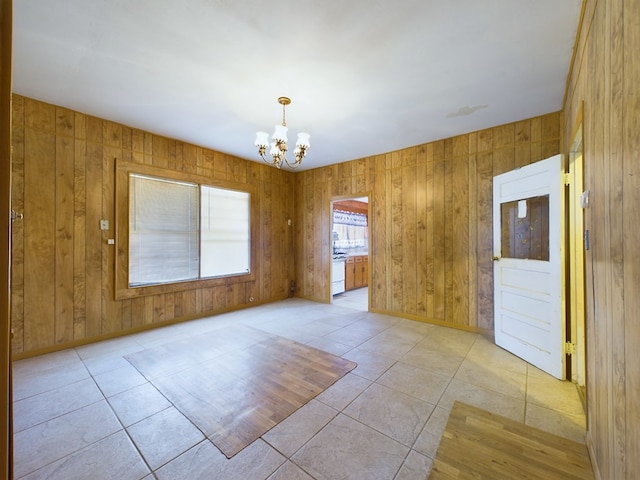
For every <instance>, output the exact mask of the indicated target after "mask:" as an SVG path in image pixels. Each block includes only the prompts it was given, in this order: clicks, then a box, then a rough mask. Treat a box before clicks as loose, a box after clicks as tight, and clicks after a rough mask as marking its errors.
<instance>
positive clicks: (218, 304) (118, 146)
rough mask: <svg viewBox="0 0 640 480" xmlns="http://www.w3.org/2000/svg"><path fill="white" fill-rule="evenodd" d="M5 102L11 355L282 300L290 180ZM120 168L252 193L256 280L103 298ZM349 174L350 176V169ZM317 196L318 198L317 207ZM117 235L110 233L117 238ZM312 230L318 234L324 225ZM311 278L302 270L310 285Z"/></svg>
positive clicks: (138, 134) (81, 118)
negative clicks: (172, 173) (136, 167)
mask: <svg viewBox="0 0 640 480" xmlns="http://www.w3.org/2000/svg"><path fill="white" fill-rule="evenodd" d="M13 98H14V102H13V103H14V107H13V113H12V115H13V121H14V123H15V128H14V131H13V134H12V135H13V139H12V142H13V145H14V154H13V157H14V162H13V195H14V197H13V199H12V202H13V205H14V206H16V207H19V211H24V213H25V220H24V221H23V222H19V224H18V225H17V228H15V229H14V231H13V245H14V246H13V249H12V255H13V264H12V272H13V274H12V275H13V277H12V281H13V282H14V287H13V289H12V296H13V299H12V315H11V317H12V322H13V326H12V327H13V329H14V332H15V333H16V335H15V337H14V340H13V343H12V347H13V352H14V354H15V355H17V356H27V355H29V354H33V353H34V352H35V353H38V352H39V351H43V350H48V349H49V350H50V349H57V348H63V347H64V346H65V345H67V346H68V345H70V344H71V342H87V341H91V340H93V339H98V338H104V337H105V336H112V335H115V334H120V333H123V332H126V331H127V330H129V329H135V328H141V327H145V326H154V325H155V324H160V323H165V322H169V321H180V320H183V319H186V318H189V317H193V316H196V315H205V314H213V313H216V312H220V311H225V310H229V309H236V308H243V307H246V306H247V305H248V297H249V296H253V297H255V301H256V303H263V302H266V301H272V300H276V299H282V298H286V296H287V294H288V286H289V282H290V280H291V279H293V278H295V275H294V272H293V268H294V265H295V263H294V262H293V255H292V236H291V233H292V232H291V230H287V228H290V227H288V226H287V225H286V219H288V218H291V219H294V218H295V204H294V202H291V198H292V197H293V196H294V183H293V181H292V179H293V178H294V177H295V176H294V174H293V173H290V172H285V171H276V170H275V169H273V168H270V167H268V166H266V165H259V164H256V163H253V162H247V161H246V160H241V159H236V158H233V157H231V156H229V155H225V154H219V153H218V152H212V151H209V150H206V149H203V148H201V147H196V146H194V145H189V144H185V143H182V142H178V141H176V140H172V139H167V138H164V137H158V136H156V135H153V134H151V133H148V132H144V131H140V130H136V129H131V128H129V127H124V126H122V125H120V124H117V123H114V122H110V121H106V120H102V119H99V118H95V117H90V116H87V115H83V114H81V113H78V112H73V111H71V110H68V109H64V108H60V107H55V106H53V105H49V104H46V103H42V102H39V101H36V100H32V99H28V98H25V97H21V96H19V95H14V96H13ZM120 159H123V160H127V161H132V162H138V163H141V164H148V165H159V166H161V167H165V168H174V169H176V170H180V171H186V172H190V173H196V172H198V171H200V172H204V173H206V174H207V175H208V176H209V178H212V180H215V179H221V180H232V181H234V182H236V183H246V184H247V185H248V188H250V189H251V190H252V191H255V192H257V195H256V196H257V198H256V199H255V206H256V210H255V211H254V212H253V213H254V215H256V216H257V217H258V218H259V219H261V220H259V221H258V223H260V224H261V226H260V228H259V231H260V232H259V234H258V237H259V238H257V239H256V242H257V245H258V248H257V249H256V252H258V255H257V258H256V259H255V260H256V268H257V272H256V280H255V281H251V282H249V284H247V285H245V284H233V285H229V286H223V287H221V288H215V289H210V288H194V289H193V290H188V291H179V292H171V293H165V294H160V295H153V296H147V297H137V298H132V299H124V300H115V297H114V278H115V269H116V265H115V248H116V247H115V246H114V245H109V244H108V242H107V241H108V240H109V239H110V238H116V234H117V233H116V220H115V210H116V203H119V204H120V207H119V208H120V209H122V211H126V208H127V207H126V199H118V198H116V191H115V165H116V163H117V162H118V161H119V160H120ZM249 165H251V166H250V167H249ZM358 171H359V172H360V173H359V175H362V167H360V169H359V170H358ZM361 181H362V179H361ZM312 184H313V183H312ZM326 196H327V195H326V193H325V191H324V190H323V189H320V194H319V195H318V197H319V198H320V200H319V201H318V202H317V204H318V205H319V204H320V202H322V198H324V197H326ZM311 197H313V190H311ZM316 208H317V205H316ZM101 219H106V220H108V221H109V224H110V228H109V230H105V231H102V230H100V220H101ZM261 222H262V223H261ZM311 223H312V222H309V224H311ZM294 226H295V224H294ZM121 227H122V226H121ZM123 228H124V227H122V228H121V230H120V234H126V233H123V231H124V230H126V229H124V230H123ZM291 228H293V227H291ZM322 228H324V233H326V234H327V235H328V231H327V227H326V226H325V227H322ZM320 231H322V230H321V229H320ZM312 232H313V231H312ZM325 243H326V242H325ZM310 251H313V247H312V248H310ZM124 254H126V252H124ZM326 258H328V256H327V257H326ZM317 270H318V269H315V270H313V269H312V270H311V277H310V278H311V282H310V285H312V286H313V285H314V283H317V282H316V279H317V278H319V277H318V274H317ZM326 286H327V282H326V281H325V282H324V283H322V282H320V284H319V288H320V289H322V288H326ZM312 288H313V287H312ZM312 295H313V289H312V293H311V295H310V296H312Z"/></svg>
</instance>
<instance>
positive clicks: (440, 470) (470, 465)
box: [429, 402, 594, 480]
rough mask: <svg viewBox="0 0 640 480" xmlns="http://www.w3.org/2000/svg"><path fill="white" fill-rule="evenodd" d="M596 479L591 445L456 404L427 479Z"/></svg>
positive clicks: (459, 403)
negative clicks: (589, 449) (588, 450)
mask: <svg viewBox="0 0 640 480" xmlns="http://www.w3.org/2000/svg"><path fill="white" fill-rule="evenodd" d="M560 478H562V479H575V480H588V479H593V478H594V476H593V469H592V467H591V462H590V460H589V454H588V452H587V447H586V445H584V444H583V443H577V442H574V441H572V440H568V439H566V438H563V437H560V436H557V435H553V434H551V433H548V432H545V431H543V430H540V429H537V428H534V427H531V426H528V425H525V424H524V423H521V422H516V421H515V420H511V419H510V418H506V417H502V416H500V415H496V414H494V413H490V412H487V411H485V410H481V409H479V408H476V407H473V406H471V405H467V404H464V403H461V402H455V403H454V405H453V409H452V410H451V415H450V416H449V420H448V422H447V426H446V427H445V430H444V433H443V434H442V439H441V440H440V445H439V447H438V451H437V453H436V458H435V460H434V462H433V467H432V468H431V474H430V475H429V480H444V479H447V480H459V479H474V480H482V479H487V480H496V479H514V480H515V479H518V480H520V479H540V480H557V479H560Z"/></svg>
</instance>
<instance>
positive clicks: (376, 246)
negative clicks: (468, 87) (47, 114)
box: [296, 112, 561, 331]
mask: <svg viewBox="0 0 640 480" xmlns="http://www.w3.org/2000/svg"><path fill="white" fill-rule="evenodd" d="M560 120H561V114H560V113H559V112H555V113H551V114H548V115H544V116H543V117H536V118H534V119H527V120H522V121H520V122H516V123H513V124H508V125H502V126H499V127H495V128H490V129H486V130H482V131H480V132H472V133H469V134H466V135H459V136H457V137H455V138H450V139H443V140H439V141H436V142H432V143H428V144H424V145H418V146H416V147H412V148H407V149H403V150H399V151H395V152H389V153H385V154H380V155H377V156H375V157H368V158H364V159H358V160H354V161H350V162H344V163H340V164H337V165H331V166H328V167H323V168H318V169H315V170H309V171H304V172H301V173H300V174H298V175H297V177H296V179H297V180H296V184H297V186H296V204H297V205H298V210H297V217H296V223H297V224H298V225H302V231H300V232H298V233H297V235H296V249H297V252H300V253H299V255H298V258H299V260H298V265H297V271H298V276H297V279H298V282H299V284H300V285H299V291H300V294H301V296H304V297H306V298H311V299H314V300H318V301H327V299H329V297H330V289H329V285H328V284H327V282H326V278H327V277H328V268H329V258H328V257H327V256H325V257H324V258H323V257H322V256H321V255H320V253H319V252H325V250H326V248H325V247H326V242H327V239H326V238H325V237H327V235H326V232H325V231H324V229H325V227H326V225H327V222H328V221H329V212H328V211H327V209H326V206H328V205H329V202H330V201H331V199H332V198H335V197H341V196H342V197H348V196H357V195H360V194H362V193H363V192H368V193H369V198H370V206H369V208H370V211H369V216H370V221H371V229H370V247H369V270H370V272H371V282H370V284H369V289H370V297H371V304H370V305H371V308H372V309H373V310H374V311H380V312H389V313H395V314H400V315H405V316H407V317H409V318H418V319H424V320H428V321H432V320H435V321H438V322H445V323H449V324H451V325H453V326H459V327H462V328H471V329H482V330H489V331H491V330H493V262H492V260H491V259H492V243H493V238H492V236H493V230H492V212H493V209H492V196H493V176H494V174H498V173H503V172H505V171H508V170H511V169H513V168H515V167H516V166H522V165H524V164H528V163H531V162H534V161H538V160H542V157H540V156H539V155H540V154H541V152H542V150H543V149H542V144H543V142H547V143H548V144H549V145H555V146H556V147H555V148H556V149H557V148H559V140H560V138H559V135H560V130H561V128H560ZM533 143H536V144H537V146H533ZM516 145H517V147H518V149H519V151H520V154H518V153H517V150H516ZM550 148H551V147H550ZM523 152H524V153H523ZM536 152H537V153H536ZM557 153H559V152H558V150H556V151H554V153H553V154H557ZM363 188H364V189H366V190H364V191H363V190H360V189H363Z"/></svg>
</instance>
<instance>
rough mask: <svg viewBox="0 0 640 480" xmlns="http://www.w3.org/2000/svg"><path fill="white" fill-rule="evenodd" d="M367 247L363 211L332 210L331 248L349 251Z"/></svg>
mask: <svg viewBox="0 0 640 480" xmlns="http://www.w3.org/2000/svg"><path fill="white" fill-rule="evenodd" d="M368 248H369V229H368V225H367V216H366V215H365V214H363V213H355V212H345V211H342V210H334V211H333V249H334V251H349V250H355V249H363V250H366V249H368Z"/></svg>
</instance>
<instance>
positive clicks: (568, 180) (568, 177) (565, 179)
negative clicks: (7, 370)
mask: <svg viewBox="0 0 640 480" xmlns="http://www.w3.org/2000/svg"><path fill="white" fill-rule="evenodd" d="M562 183H563V184H564V185H571V174H569V173H563V174H562Z"/></svg>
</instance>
